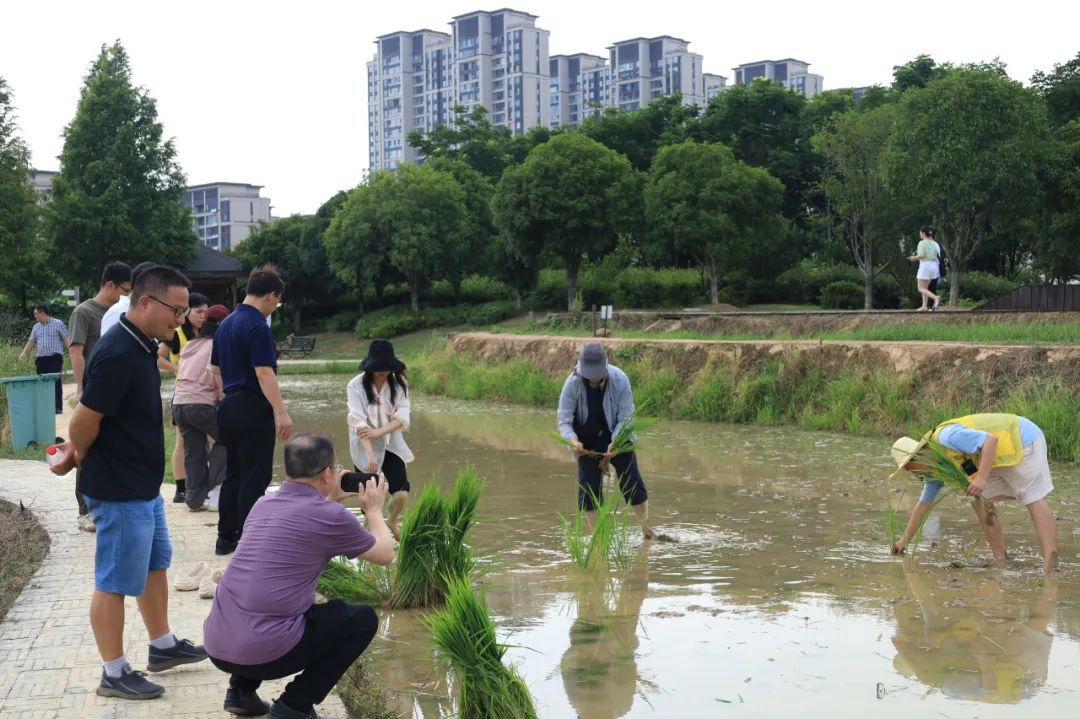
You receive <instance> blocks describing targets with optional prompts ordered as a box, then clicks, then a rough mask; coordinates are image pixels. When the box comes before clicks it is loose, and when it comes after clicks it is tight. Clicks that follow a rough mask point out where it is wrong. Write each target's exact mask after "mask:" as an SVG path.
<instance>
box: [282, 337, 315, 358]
mask: <svg viewBox="0 0 1080 719" xmlns="http://www.w3.org/2000/svg"><path fill="white" fill-rule="evenodd" d="M314 351H315V338H314V337H297V336H296V335H289V336H288V337H286V338H285V343H284V344H280V345H278V346H277V356H278V359H281V358H282V357H287V356H289V355H294V354H298V355H300V356H301V357H307V356H308V355H310V354H311V353H312V352H314Z"/></svg>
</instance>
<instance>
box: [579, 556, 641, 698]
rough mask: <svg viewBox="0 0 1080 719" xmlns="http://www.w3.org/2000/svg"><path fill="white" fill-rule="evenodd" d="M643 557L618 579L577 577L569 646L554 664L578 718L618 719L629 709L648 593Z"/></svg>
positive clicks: (591, 575)
mask: <svg viewBox="0 0 1080 719" xmlns="http://www.w3.org/2000/svg"><path fill="white" fill-rule="evenodd" d="M645 552H646V549H645V548H643V549H642V552H641V556H639V557H638V561H637V562H635V563H634V566H633V567H632V568H631V569H630V570H629V571H628V572H626V573H624V574H621V575H613V576H608V575H607V574H606V573H605V572H589V573H585V572H582V573H581V574H582V575H584V576H582V577H581V584H580V585H579V586H578V589H577V591H576V592H575V594H574V603H575V604H576V606H577V616H576V618H575V619H574V622H573V624H571V625H570V645H569V646H568V647H567V648H566V652H565V653H564V654H563V656H562V661H561V662H560V663H559V670H560V671H561V673H562V679H563V686H564V687H565V689H566V696H567V697H568V698H569V700H570V704H571V705H572V706H573V707H574V709H575V710H577V713H578V716H580V717H592V718H593V719H609V718H610V719H617V717H621V716H624V715H626V714H627V713H628V712H629V711H630V707H631V706H632V705H633V703H634V694H635V692H636V691H637V686H638V673H637V663H636V656H635V655H636V652H637V648H638V625H639V617H640V615H641V605H642V603H643V602H644V601H645V596H646V594H647V593H648V588H649V573H648V563H647V558H646V556H645Z"/></svg>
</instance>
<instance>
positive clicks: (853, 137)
mask: <svg viewBox="0 0 1080 719" xmlns="http://www.w3.org/2000/svg"><path fill="white" fill-rule="evenodd" d="M894 117H895V106H894V105H882V106H880V107H878V108H877V109H875V110H870V111H868V112H845V113H843V114H840V115H836V116H835V117H834V118H833V119H832V121H831V122H829V123H828V124H827V125H826V126H825V128H824V129H823V130H822V131H821V132H819V133H818V134H817V135H814V137H813V138H812V142H813V144H814V149H815V150H817V152H819V153H820V154H821V155H822V156H823V157H824V158H825V162H826V170H825V176H824V178H823V180H822V187H823V189H824V190H825V193H826V194H827V195H828V197H829V200H830V203H831V206H832V208H833V210H834V211H835V212H836V213H837V214H838V215H839V216H840V218H841V220H842V222H843V225H844V230H845V235H846V237H847V242H848V247H849V248H850V249H851V256H852V257H853V258H854V259H855V264H856V265H857V266H858V268H859V270H860V271H861V272H862V275H863V295H864V297H863V306H864V308H865V309H868V310H869V309H872V308H873V306H874V277H875V275H877V273H878V272H880V271H881V270H883V269H884V268H885V267H886V266H887V265H888V264H889V262H890V260H891V259H892V255H893V254H895V253H890V252H889V251H888V248H889V247H890V246H891V245H895V244H896V243H895V242H894V241H893V240H894V234H893V232H892V230H893V227H892V224H891V222H890V206H891V205H892V204H893V201H892V198H890V197H889V194H888V191H887V189H886V187H885V181H884V177H883V175H882V171H881V156H882V151H883V148H884V147H885V143H886V141H887V140H888V139H889V134H890V132H891V131H892V127H893V121H894Z"/></svg>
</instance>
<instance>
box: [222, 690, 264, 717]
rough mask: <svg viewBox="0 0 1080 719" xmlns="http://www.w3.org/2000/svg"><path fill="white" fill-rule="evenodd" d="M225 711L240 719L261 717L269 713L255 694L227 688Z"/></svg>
mask: <svg viewBox="0 0 1080 719" xmlns="http://www.w3.org/2000/svg"><path fill="white" fill-rule="evenodd" d="M225 711H227V712H229V713H230V714H235V715H237V716H242V717H261V716H263V715H264V714H266V713H267V712H269V711H270V704H268V703H267V702H264V701H263V700H262V699H261V698H259V695H258V694H257V693H256V692H253V691H248V690H247V689H237V688H236V687H229V689H228V691H226V692H225Z"/></svg>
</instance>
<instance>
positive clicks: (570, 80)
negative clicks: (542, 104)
mask: <svg viewBox="0 0 1080 719" xmlns="http://www.w3.org/2000/svg"><path fill="white" fill-rule="evenodd" d="M610 75H611V74H610V72H609V70H608V66H607V60H605V59H604V58H602V57H600V56H599V55H589V54H586V53H577V54H576V55H552V56H551V63H550V72H549V80H550V87H551V113H550V116H551V127H552V129H554V128H556V127H560V126H563V125H569V126H571V127H573V126H577V125H579V124H581V122H582V120H584V119H585V118H587V117H593V116H595V115H599V114H601V113H603V111H604V108H605V107H606V106H607V105H608V104H609V96H608V82H609V80H610Z"/></svg>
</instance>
